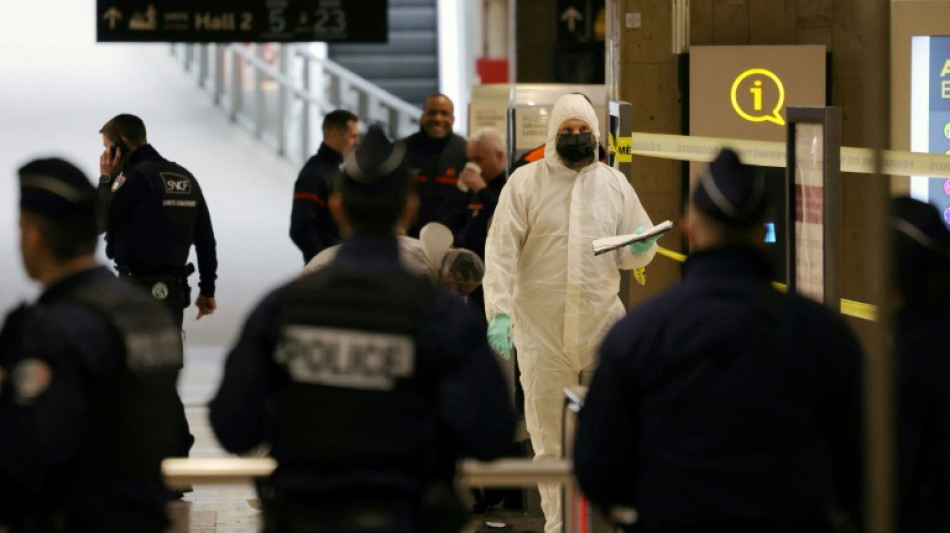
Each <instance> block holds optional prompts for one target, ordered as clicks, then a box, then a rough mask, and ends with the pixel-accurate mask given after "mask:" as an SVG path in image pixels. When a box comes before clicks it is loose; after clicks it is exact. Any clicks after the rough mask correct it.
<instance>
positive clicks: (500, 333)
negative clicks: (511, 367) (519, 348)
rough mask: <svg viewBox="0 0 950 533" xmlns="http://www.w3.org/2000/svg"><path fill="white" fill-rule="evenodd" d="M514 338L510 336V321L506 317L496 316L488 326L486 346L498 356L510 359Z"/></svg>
mask: <svg viewBox="0 0 950 533" xmlns="http://www.w3.org/2000/svg"><path fill="white" fill-rule="evenodd" d="M514 341H515V339H514V337H513V336H512V335H511V319H510V318H508V315H498V316H496V317H495V318H493V319H491V322H489V324H488V345H489V346H491V349H492V350H493V351H494V352H495V353H497V354H498V355H500V356H502V357H504V358H505V361H507V360H509V359H511V350H512V349H513V348H514V347H515V346H514Z"/></svg>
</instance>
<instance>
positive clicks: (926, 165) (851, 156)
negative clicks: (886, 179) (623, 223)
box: [616, 133, 950, 178]
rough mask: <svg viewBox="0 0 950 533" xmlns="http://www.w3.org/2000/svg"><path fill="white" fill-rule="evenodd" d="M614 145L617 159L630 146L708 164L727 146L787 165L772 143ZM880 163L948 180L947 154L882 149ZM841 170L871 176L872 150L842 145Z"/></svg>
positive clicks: (894, 170) (680, 139)
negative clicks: (626, 146)
mask: <svg viewBox="0 0 950 533" xmlns="http://www.w3.org/2000/svg"><path fill="white" fill-rule="evenodd" d="M616 142H617V147H618V157H619V156H620V154H619V150H620V148H619V147H620V146H624V145H626V144H627V143H630V144H632V146H633V154H634V155H642V156H648V157H661V158H664V159H675V160H678V161H700V162H709V161H712V159H713V158H714V157H716V154H717V153H719V150H720V149H722V148H725V147H728V148H732V149H733V150H735V151H736V152H738V153H739V156H740V157H741V158H742V161H743V162H745V163H747V164H750V165H758V166H763V167H784V166H785V162H786V153H785V148H786V147H785V143H783V142H775V141H750V140H744V139H722V138H718V137H697V136H687V135H666V134H662V133H634V134H633V136H632V137H618V138H617V139H616ZM882 164H883V169H882V170H883V171H884V173H885V174H893V175H896V176H929V177H933V178H950V155H945V154H922V153H917V152H900V151H896V150H884V152H883V161H882ZM841 171H842V172H855V173H862V174H870V173H873V172H874V171H875V170H874V151H873V150H871V149H870V148H854V147H849V146H842V147H841Z"/></svg>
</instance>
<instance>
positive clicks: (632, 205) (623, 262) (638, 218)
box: [604, 168, 657, 270]
mask: <svg viewBox="0 0 950 533" xmlns="http://www.w3.org/2000/svg"><path fill="white" fill-rule="evenodd" d="M610 170H611V171H612V172H613V173H615V177H618V178H619V180H620V183H619V185H620V190H621V196H622V198H623V210H622V213H623V215H622V217H621V219H620V227H618V228H617V235H629V234H631V233H636V231H637V228H641V227H642V228H643V229H644V230H647V229H650V228H651V227H653V222H651V221H650V217H649V216H648V215H647V212H646V209H644V208H643V204H641V203H640V198H639V197H638V196H637V193H636V191H634V190H633V187H632V186H631V185H630V183H629V182H628V181H627V178H626V176H624V175H623V174H622V173H621V172H620V171H618V170H616V169H613V168H612V169H610ZM610 236H611V235H604V237H610ZM656 250H657V244H656V243H653V246H651V247H650V249H649V250H647V251H646V252H643V253H642V254H637V255H634V254H633V252H631V251H630V248H629V247H627V246H623V247H621V248H618V249H616V250H614V252H613V253H614V257H616V259H617V268H620V269H623V270H630V269H634V268H640V267H643V266H647V265H648V264H650V261H653V257H654V256H655V255H656Z"/></svg>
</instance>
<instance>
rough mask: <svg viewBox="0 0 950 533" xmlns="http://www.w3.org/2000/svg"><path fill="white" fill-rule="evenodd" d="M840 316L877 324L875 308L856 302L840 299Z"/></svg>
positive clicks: (678, 257)
mask: <svg viewBox="0 0 950 533" xmlns="http://www.w3.org/2000/svg"><path fill="white" fill-rule="evenodd" d="M656 253H658V254H660V255H662V256H663V257H668V258H670V259H672V260H674V261H678V262H680V263H682V262H684V261H686V257H687V256H686V255H684V254H681V253H679V252H674V251H673V250H668V249H666V248H664V247H662V246H658V247H657V251H656ZM772 286H773V287H775V288H776V289H778V290H780V291H782V292H787V291H788V287H786V286H785V284H784V283H779V282H777V281H773V282H772ZM841 314H842V315H848V316H853V317H855V318H860V319H862V320H868V321H870V322H877V306H874V305H871V304H866V303H862V302H857V301H854V300H848V299H847V298H842V299H841Z"/></svg>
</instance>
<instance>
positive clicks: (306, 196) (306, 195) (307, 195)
mask: <svg viewBox="0 0 950 533" xmlns="http://www.w3.org/2000/svg"><path fill="white" fill-rule="evenodd" d="M294 200H311V201H313V202H315V203H316V204H317V205H319V206H320V207H326V206H327V203H326V201H324V199H323V198H320V197H319V196H317V194H316V193H312V192H295V193H294Z"/></svg>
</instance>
